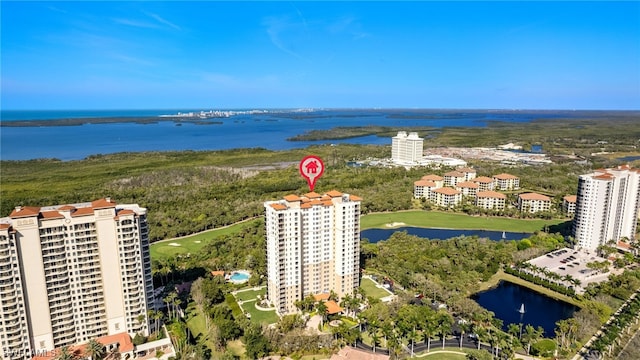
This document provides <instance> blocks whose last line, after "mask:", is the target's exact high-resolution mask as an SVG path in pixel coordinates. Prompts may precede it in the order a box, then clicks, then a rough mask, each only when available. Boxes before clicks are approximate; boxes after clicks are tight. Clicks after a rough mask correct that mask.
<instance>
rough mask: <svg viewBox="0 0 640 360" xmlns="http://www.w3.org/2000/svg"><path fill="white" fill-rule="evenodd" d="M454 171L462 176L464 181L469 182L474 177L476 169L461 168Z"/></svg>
mask: <svg viewBox="0 0 640 360" xmlns="http://www.w3.org/2000/svg"><path fill="white" fill-rule="evenodd" d="M456 171H458V172H461V173H463V174H464V181H471V180H473V179H475V177H476V169H472V168H470V167H461V168H458V169H456Z"/></svg>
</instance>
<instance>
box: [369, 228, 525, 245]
mask: <svg viewBox="0 0 640 360" xmlns="http://www.w3.org/2000/svg"><path fill="white" fill-rule="evenodd" d="M398 231H406V232H407V234H409V235H415V236H419V237H422V238H427V239H433V240H436V239H440V240H445V239H451V238H454V237H458V236H461V235H464V236H478V237H481V238H488V239H491V240H496V241H498V240H522V239H526V238H528V237H529V236H531V234H530V233H518V232H508V231H506V232H502V231H489V230H454V229H435V228H419V227H400V228H393V229H367V230H362V231H361V233H360V237H361V238H367V239H369V242H370V243H377V242H378V241H382V240H387V239H388V238H390V237H391V235H393V233H395V232H398ZM503 235H504V236H503Z"/></svg>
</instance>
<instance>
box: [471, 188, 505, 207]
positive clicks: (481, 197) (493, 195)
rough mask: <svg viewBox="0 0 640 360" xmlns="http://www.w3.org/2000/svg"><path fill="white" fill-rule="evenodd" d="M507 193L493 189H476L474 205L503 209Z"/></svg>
mask: <svg viewBox="0 0 640 360" xmlns="http://www.w3.org/2000/svg"><path fill="white" fill-rule="evenodd" d="M506 202H507V195H505V194H503V193H499V192H495V191H478V193H476V206H478V207H481V208H483V209H487V210H490V209H495V210H504V208H505V205H506Z"/></svg>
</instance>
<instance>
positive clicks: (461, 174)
mask: <svg viewBox="0 0 640 360" xmlns="http://www.w3.org/2000/svg"><path fill="white" fill-rule="evenodd" d="M444 176H452V177H464V173H461V172H459V171H449V172H446V173H444Z"/></svg>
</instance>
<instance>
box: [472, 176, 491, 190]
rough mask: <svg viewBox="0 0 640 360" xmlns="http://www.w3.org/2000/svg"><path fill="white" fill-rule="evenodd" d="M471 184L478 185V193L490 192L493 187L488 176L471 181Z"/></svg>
mask: <svg viewBox="0 0 640 360" xmlns="http://www.w3.org/2000/svg"><path fill="white" fill-rule="evenodd" d="M471 182H474V183H476V184H478V191H490V190H493V187H494V181H493V179H492V178H490V177H488V176H479V177H477V178H474V179H472V180H471Z"/></svg>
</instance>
